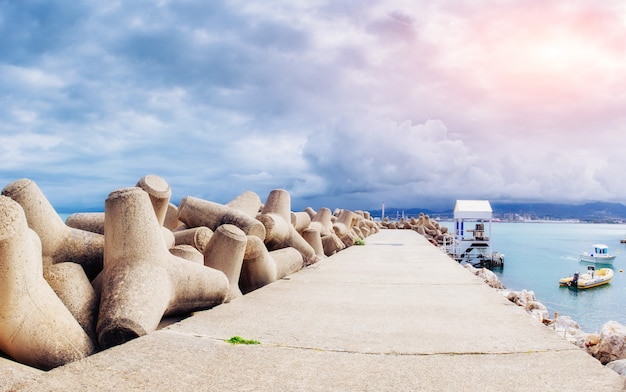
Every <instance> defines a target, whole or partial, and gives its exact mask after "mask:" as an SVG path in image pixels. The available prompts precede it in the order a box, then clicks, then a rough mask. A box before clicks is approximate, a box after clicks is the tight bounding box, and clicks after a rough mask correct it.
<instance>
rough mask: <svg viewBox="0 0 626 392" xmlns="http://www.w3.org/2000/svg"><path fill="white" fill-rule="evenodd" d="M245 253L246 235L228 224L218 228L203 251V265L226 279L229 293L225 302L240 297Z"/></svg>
mask: <svg viewBox="0 0 626 392" xmlns="http://www.w3.org/2000/svg"><path fill="white" fill-rule="evenodd" d="M245 251H246V234H245V233H244V232H243V230H241V229H240V228H238V227H237V226H235V225H230V224H226V225H221V226H219V227H218V228H217V230H215V233H213V235H212V236H211V239H210V240H209V243H208V244H207V245H206V249H205V250H204V265H206V266H207V267H211V268H215V269H217V270H220V271H222V272H223V273H224V274H225V275H226V277H228V281H229V285H230V293H229V294H228V299H227V301H231V300H233V299H235V298H238V297H241V295H242V293H241V290H239V275H240V274H241V265H242V264H243V256H244V253H245Z"/></svg>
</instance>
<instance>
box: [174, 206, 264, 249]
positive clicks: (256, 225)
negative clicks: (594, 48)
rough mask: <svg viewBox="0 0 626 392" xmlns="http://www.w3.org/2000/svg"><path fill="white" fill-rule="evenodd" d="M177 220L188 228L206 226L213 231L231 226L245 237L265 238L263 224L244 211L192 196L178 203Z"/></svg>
mask: <svg viewBox="0 0 626 392" xmlns="http://www.w3.org/2000/svg"><path fill="white" fill-rule="evenodd" d="M178 219H179V220H180V221H181V222H183V223H184V224H185V225H187V227H188V228H193V227H198V226H206V227H208V228H209V229H211V230H213V231H215V230H217V228H218V226H220V225H224V224H231V225H235V226H237V227H239V228H240V229H241V230H243V232H244V233H246V235H255V236H257V237H259V238H260V239H264V238H265V227H263V224H262V223H261V222H259V221H258V220H256V219H254V217H252V216H250V215H248V214H247V213H246V212H245V211H242V210H239V209H237V208H232V207H229V206H227V205H223V204H219V203H215V202H212V201H208V200H204V199H199V198H197V197H193V196H185V197H184V198H183V199H182V200H181V201H180V204H179V205H178Z"/></svg>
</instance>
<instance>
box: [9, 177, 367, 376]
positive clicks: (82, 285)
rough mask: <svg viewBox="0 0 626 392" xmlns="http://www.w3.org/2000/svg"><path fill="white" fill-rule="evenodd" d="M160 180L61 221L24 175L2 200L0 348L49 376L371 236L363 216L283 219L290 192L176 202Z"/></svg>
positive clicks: (338, 212) (309, 213) (325, 211)
mask: <svg viewBox="0 0 626 392" xmlns="http://www.w3.org/2000/svg"><path fill="white" fill-rule="evenodd" d="M170 196H171V188H170V186H169V184H168V183H167V181H166V180H165V179H163V178H160V177H158V176H153V175H148V176H145V177H143V178H141V179H139V181H138V182H137V183H136V184H135V185H134V186H129V187H126V188H121V189H117V190H113V191H112V192H111V193H110V194H109V196H108V197H107V199H106V200H105V211H104V212H103V213H95V214H94V213H88V214H81V213H77V214H74V215H73V216H71V217H70V218H68V220H67V221H66V222H63V221H62V220H61V218H60V216H59V215H58V214H57V213H56V211H55V210H54V208H53V207H52V205H51V204H50V202H49V201H48V200H47V198H46V197H45V195H44V194H43V193H42V191H41V190H40V189H39V187H38V186H37V184H36V183H35V182H34V181H32V180H30V179H20V180H17V181H15V182H12V183H10V184H8V185H7V186H6V187H5V188H4V189H3V190H2V196H0V281H1V282H0V287H1V289H0V290H1V293H0V294H1V295H0V351H2V352H3V353H4V354H6V355H8V356H9V357H10V358H11V359H13V360H15V361H17V362H19V363H22V364H25V365H29V366H32V367H35V368H38V369H42V370H49V369H53V368H56V367H58V366H62V365H65V364H68V363H71V362H74V361H76V360H79V359H83V358H86V357H88V356H91V355H92V354H94V353H97V352H100V351H102V350H106V349H108V348H111V347H114V346H118V345H122V344H124V343H126V342H128V341H130V340H133V339H135V338H137V337H140V336H144V335H146V334H149V333H151V332H153V331H155V330H156V329H157V327H158V325H159V322H160V321H161V320H162V318H163V317H166V316H174V315H178V316H184V315H188V314H190V313H192V312H194V311H198V310H203V309H210V308H212V307H215V306H217V305H219V304H222V303H226V302H230V301H233V300H235V299H237V298H238V297H240V296H243V295H245V294H247V293H249V292H251V291H254V290H256V289H258V288H260V287H263V286H265V285H267V284H269V283H272V282H274V281H276V280H278V279H281V278H283V277H285V276H288V275H290V274H292V273H294V272H296V271H298V270H300V269H302V268H303V267H306V266H309V265H312V264H315V263H317V262H319V261H320V260H322V259H324V258H327V257H329V256H332V255H334V254H336V253H337V252H340V251H342V250H344V249H346V248H348V247H350V246H353V245H354V244H356V243H359V241H362V240H363V239H365V238H366V237H368V236H369V235H371V234H373V233H376V232H377V231H378V230H379V225H378V224H377V223H375V222H374V221H373V220H372V219H371V217H370V216H369V214H368V213H367V212H364V211H349V210H345V209H344V210H342V209H335V210H334V211H331V210H330V209H329V208H321V209H319V210H318V211H314V210H313V209H311V208H308V209H306V210H305V211H301V212H293V211H291V201H290V196H289V193H288V192H287V191H285V190H282V189H276V190H273V191H272V192H271V193H270V194H269V195H268V196H267V199H266V200H265V202H264V203H263V202H262V201H261V198H260V197H259V196H258V195H257V194H255V193H254V192H245V193H243V194H241V195H240V196H238V197H237V198H235V199H233V200H232V201H230V202H229V203H227V204H220V203H215V202H212V201H209V200H203V199H199V198H195V197H191V196H187V197H185V198H183V200H182V201H181V202H180V203H179V205H178V206H176V205H174V204H173V203H171V202H170Z"/></svg>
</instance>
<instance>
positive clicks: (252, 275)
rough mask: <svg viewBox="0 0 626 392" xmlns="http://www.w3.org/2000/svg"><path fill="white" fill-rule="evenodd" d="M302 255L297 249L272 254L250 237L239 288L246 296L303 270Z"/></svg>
mask: <svg viewBox="0 0 626 392" xmlns="http://www.w3.org/2000/svg"><path fill="white" fill-rule="evenodd" d="M302 265H303V260H302V255H301V254H300V252H298V250H297V249H295V248H291V247H290V248H283V249H278V250H275V251H272V252H269V251H268V250H267V247H266V246H265V244H264V243H263V241H261V239H259V238H258V237H254V236H248V242H247V245H246V252H245V254H244V259H243V267H242V269H241V274H240V277H239V287H240V288H241V291H242V292H243V293H244V294H247V293H249V292H251V291H254V290H256V289H258V288H261V287H263V286H265V285H268V284H270V283H272V282H275V281H276V280H278V279H282V278H284V277H285V276H287V275H290V274H292V273H294V272H297V271H299V270H301V269H302Z"/></svg>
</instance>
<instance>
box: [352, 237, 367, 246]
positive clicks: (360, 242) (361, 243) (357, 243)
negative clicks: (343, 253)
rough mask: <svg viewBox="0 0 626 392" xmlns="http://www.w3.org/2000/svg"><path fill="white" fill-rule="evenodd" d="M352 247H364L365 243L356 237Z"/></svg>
mask: <svg viewBox="0 0 626 392" xmlns="http://www.w3.org/2000/svg"><path fill="white" fill-rule="evenodd" d="M354 245H365V241H363V240H362V239H360V238H359V237H357V238H356V240H354Z"/></svg>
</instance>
